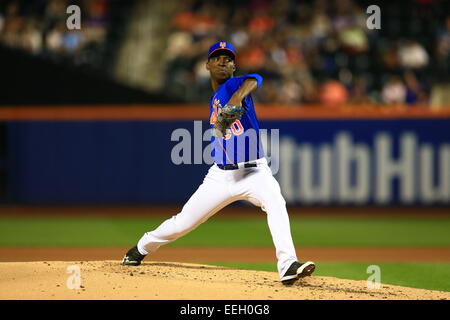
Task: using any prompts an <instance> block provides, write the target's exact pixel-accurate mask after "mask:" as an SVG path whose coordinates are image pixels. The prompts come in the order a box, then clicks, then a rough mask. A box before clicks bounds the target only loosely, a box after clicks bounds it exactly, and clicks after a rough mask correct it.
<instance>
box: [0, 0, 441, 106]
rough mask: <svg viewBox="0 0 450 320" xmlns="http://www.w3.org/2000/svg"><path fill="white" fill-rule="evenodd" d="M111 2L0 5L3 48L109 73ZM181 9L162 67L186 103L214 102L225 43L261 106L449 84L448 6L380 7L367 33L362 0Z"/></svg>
mask: <svg viewBox="0 0 450 320" xmlns="http://www.w3.org/2000/svg"><path fill="white" fill-rule="evenodd" d="M113 1H119V0H72V1H69V0H33V1H27V0H1V1H0V45H4V46H8V47H13V48H20V49H23V50H26V51H28V52H31V53H32V54H35V55H38V56H44V57H47V58H50V59H57V60H64V61H68V62H69V63H72V64H75V65H90V66H93V67H97V68H104V69H108V67H106V66H105V65H104V64H103V60H104V58H105V56H106V55H108V54H109V55H110V56H113V52H109V51H118V50H111V49H108V47H107V43H108V41H109V42H111V39H110V38H108V32H111V29H112V28H113V27H114V25H115V24H114V23H112V21H111V11H113V10H112V7H113V4H114V3H115V2H113ZM133 1H134V0H133ZM133 1H131V0H130V2H129V3H134V2H136V1H134V2H133ZM140 1H147V0H140ZM167 1H169V0H167ZM172 1H175V0H172ZM174 3H175V4H176V5H177V8H178V9H177V10H176V12H175V13H174V14H173V16H172V18H171V20H169V21H167V25H166V26H165V28H170V33H169V34H170V35H169V37H167V46H166V48H161V49H160V50H163V51H164V52H163V53H162V54H161V56H163V57H164V59H162V61H158V62H157V63H161V64H163V65H164V66H165V72H164V77H163V79H164V83H163V84H162V88H161V91H163V92H164V93H167V94H169V95H171V96H173V97H179V98H180V100H184V101H187V102H205V101H208V98H209V95H210V90H211V89H210V84H209V74H208V72H207V71H206V69H205V67H204V65H205V62H206V52H207V51H208V48H209V46H210V45H211V44H212V43H214V42H216V41H218V40H225V41H229V42H231V43H232V44H233V45H234V46H235V48H236V49H237V53H238V55H237V66H238V72H237V75H240V74H244V73H249V72H256V73H260V74H261V75H263V77H264V80H265V81H264V85H263V88H262V89H261V90H258V91H257V93H256V94H255V99H256V100H257V101H258V102H260V103H267V104H292V105H298V104H314V103H322V104H329V105H336V104H344V103H345V104H352V103H353V104H366V103H377V104H411V105H412V104H418V105H427V104H428V103H429V101H430V95H431V91H432V88H433V86H434V85H435V84H436V83H437V82H439V81H447V82H449V79H448V75H449V73H450V14H449V12H450V10H449V9H450V6H449V3H450V1H448V0H411V1H408V2H405V1H391V2H388V1H386V2H382V5H380V6H381V29H380V30H377V29H374V30H371V29H369V28H368V27H367V19H368V17H369V16H370V13H367V12H366V9H367V7H368V6H369V5H370V4H371V3H370V1H364V0H360V1H358V0H227V1H212V0H183V1H179V2H174ZM74 4H75V5H78V6H79V7H80V8H81V13H82V19H81V30H69V29H68V28H67V26H66V21H67V18H68V17H69V16H70V14H68V13H67V12H66V9H67V7H68V6H69V5H74ZM118 11H121V10H120V9H119V10H118ZM122 11H123V12H122V13H121V14H122V15H126V14H127V13H125V12H124V10H122ZM132 19H133V17H129V19H128V21H130V20H132ZM164 21H165V20H164ZM164 23H166V21H165V22H164ZM125 27H126V26H125V25H118V26H115V28H116V29H118V30H120V32H124V31H123V30H125V29H126V28H125ZM127 36H130V35H127ZM148 41H151V39H149V40H148ZM119 43H120V41H119ZM111 59H112V60H113V59H114V57H112V58H111ZM143 63H145V61H144V62H143ZM149 76H151V75H149ZM444 91H445V90H444Z"/></svg>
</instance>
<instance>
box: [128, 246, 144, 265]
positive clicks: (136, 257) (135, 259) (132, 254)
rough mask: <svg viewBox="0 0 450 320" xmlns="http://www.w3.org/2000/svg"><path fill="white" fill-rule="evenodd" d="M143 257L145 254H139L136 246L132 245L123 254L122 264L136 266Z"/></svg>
mask: <svg viewBox="0 0 450 320" xmlns="http://www.w3.org/2000/svg"><path fill="white" fill-rule="evenodd" d="M144 258H145V255H143V254H141V253H140V252H139V250H138V248H137V246H134V247H133V248H131V249H130V250H128V252H127V253H126V254H125V256H124V257H123V260H122V265H123V266H138V265H140V264H141V262H142V260H143V259H144Z"/></svg>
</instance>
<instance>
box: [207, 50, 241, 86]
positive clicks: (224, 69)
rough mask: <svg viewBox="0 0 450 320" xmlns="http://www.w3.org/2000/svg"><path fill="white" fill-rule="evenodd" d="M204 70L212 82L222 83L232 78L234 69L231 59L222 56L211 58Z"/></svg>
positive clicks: (224, 55)
mask: <svg viewBox="0 0 450 320" xmlns="http://www.w3.org/2000/svg"><path fill="white" fill-rule="evenodd" d="M206 69H207V70H209V72H210V74H211V78H212V79H213V80H216V81H218V82H223V81H225V80H227V79H229V78H231V77H232V76H233V73H234V71H235V70H236V67H235V64H234V60H233V58H231V57H230V56H228V55H226V54H223V55H217V56H213V57H211V58H210V59H209V60H208V62H207V63H206Z"/></svg>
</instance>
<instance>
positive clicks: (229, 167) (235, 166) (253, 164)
mask: <svg viewBox="0 0 450 320" xmlns="http://www.w3.org/2000/svg"><path fill="white" fill-rule="evenodd" d="M217 166H218V167H219V169H222V170H236V169H239V165H238V164H237V163H233V164H226V165H223V164H218V165H217ZM257 166H258V164H257V163H256V162H254V161H252V162H246V163H244V168H253V167H257Z"/></svg>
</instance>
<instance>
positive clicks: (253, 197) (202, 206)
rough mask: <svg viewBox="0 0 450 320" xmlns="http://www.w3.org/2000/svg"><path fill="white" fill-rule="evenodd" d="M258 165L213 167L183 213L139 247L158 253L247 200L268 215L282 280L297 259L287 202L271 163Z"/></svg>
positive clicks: (146, 251)
mask: <svg viewBox="0 0 450 320" xmlns="http://www.w3.org/2000/svg"><path fill="white" fill-rule="evenodd" d="M256 162H257V164H258V166H257V167H252V168H241V169H236V170H222V169H220V168H218V167H217V165H216V164H214V165H213V166H211V168H210V169H209V171H208V174H207V175H206V176H205V178H204V180H203V183H202V184H201V185H200V187H199V188H198V189H197V191H195V193H194V194H193V195H192V196H191V198H190V199H189V200H188V202H187V203H186V204H185V205H184V207H183V209H182V210H181V212H180V213H178V214H177V215H175V216H173V217H172V218H169V219H167V220H166V221H164V222H163V223H162V224H161V225H160V226H159V227H158V228H156V229H155V230H153V231H150V232H147V233H145V234H144V235H143V236H142V238H141V239H140V240H139V242H138V245H137V247H138V250H139V252H140V253H141V254H144V255H146V254H149V253H151V252H154V251H156V250H157V249H158V248H159V247H160V246H161V245H164V244H166V243H169V242H172V241H174V240H176V239H178V238H180V237H181V236H183V235H185V234H187V233H188V232H190V231H191V230H193V229H195V228H196V227H198V226H199V225H200V224H201V223H203V222H205V221H206V220H207V219H208V218H210V217H211V216H213V215H214V214H215V213H216V212H218V211H219V210H221V209H222V208H224V207H225V206H227V205H228V204H230V203H232V202H235V201H237V200H247V201H250V202H251V203H253V204H254V205H256V206H260V207H261V208H262V210H263V211H265V212H266V213H267V222H268V225H269V229H270V233H271V235H272V239H273V243H274V245H275V249H276V256H277V259H278V263H277V268H278V272H279V274H280V277H281V276H282V275H283V274H284V273H285V272H286V270H287V269H288V268H289V266H290V265H291V263H292V262H294V261H296V260H297V256H296V252H295V248H294V243H293V241H292V236H291V230H290V225H289V217H288V213H287V210H286V202H285V200H284V198H283V196H282V195H281V190H280V186H279V184H278V181H277V180H276V179H275V178H274V177H273V176H272V172H271V170H270V168H269V166H268V165H267V160H266V159H265V158H261V159H258V160H256Z"/></svg>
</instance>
